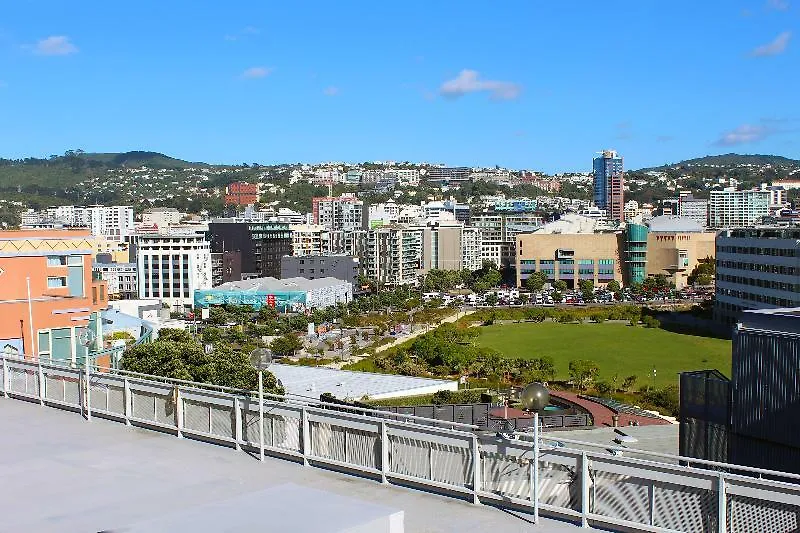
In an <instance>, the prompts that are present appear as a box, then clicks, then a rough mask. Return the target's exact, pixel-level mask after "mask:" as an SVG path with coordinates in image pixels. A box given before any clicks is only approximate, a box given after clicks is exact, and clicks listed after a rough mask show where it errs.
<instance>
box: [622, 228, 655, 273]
mask: <svg viewBox="0 0 800 533" xmlns="http://www.w3.org/2000/svg"><path fill="white" fill-rule="evenodd" d="M648 231H649V230H648V228H647V226H644V225H642V224H633V223H628V225H627V227H626V228H625V277H626V282H627V283H641V282H643V281H644V279H645V278H646V277H647V233H648Z"/></svg>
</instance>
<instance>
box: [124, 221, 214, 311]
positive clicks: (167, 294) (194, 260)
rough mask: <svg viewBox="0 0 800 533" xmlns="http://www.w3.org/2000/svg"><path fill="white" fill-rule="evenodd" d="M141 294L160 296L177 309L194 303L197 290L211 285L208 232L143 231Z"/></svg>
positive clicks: (139, 256)
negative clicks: (174, 233)
mask: <svg viewBox="0 0 800 533" xmlns="http://www.w3.org/2000/svg"><path fill="white" fill-rule="evenodd" d="M137 252H138V253H137V269H138V272H139V297H140V298H160V299H161V301H162V302H164V303H166V304H168V305H169V307H170V308H171V309H173V310H176V311H184V310H186V309H190V308H192V307H193V305H194V291H196V290H201V289H210V288H211V249H210V244H209V242H208V241H207V240H206V238H205V236H203V235H201V234H186V235H162V234H158V235H140V236H139V238H138V243H137Z"/></svg>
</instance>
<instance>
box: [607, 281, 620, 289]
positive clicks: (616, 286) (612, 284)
mask: <svg viewBox="0 0 800 533" xmlns="http://www.w3.org/2000/svg"><path fill="white" fill-rule="evenodd" d="M620 289H621V287H620V286H619V281H617V280H615V279H612V280H611V281H609V282H608V283H607V284H606V290H608V291H609V292H619V290H620Z"/></svg>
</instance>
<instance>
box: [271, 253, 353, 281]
mask: <svg viewBox="0 0 800 533" xmlns="http://www.w3.org/2000/svg"><path fill="white" fill-rule="evenodd" d="M360 268H361V265H360V263H359V260H358V258H357V257H353V256H350V255H305V256H300V257H295V256H291V255H287V256H284V257H283V258H282V259H281V279H286V278H308V279H316V278H336V279H339V280H342V281H347V282H350V283H352V284H353V287H358V274H359V273H360Z"/></svg>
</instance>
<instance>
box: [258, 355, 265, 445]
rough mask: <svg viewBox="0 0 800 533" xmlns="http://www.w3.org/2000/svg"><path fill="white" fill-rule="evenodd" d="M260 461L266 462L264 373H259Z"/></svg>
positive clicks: (260, 371)
mask: <svg viewBox="0 0 800 533" xmlns="http://www.w3.org/2000/svg"><path fill="white" fill-rule="evenodd" d="M258 460H259V461H263V460H264V371H263V370H259V371H258Z"/></svg>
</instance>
